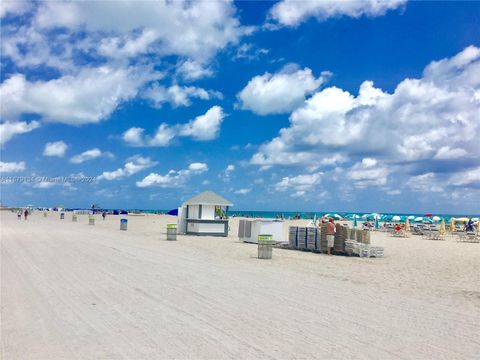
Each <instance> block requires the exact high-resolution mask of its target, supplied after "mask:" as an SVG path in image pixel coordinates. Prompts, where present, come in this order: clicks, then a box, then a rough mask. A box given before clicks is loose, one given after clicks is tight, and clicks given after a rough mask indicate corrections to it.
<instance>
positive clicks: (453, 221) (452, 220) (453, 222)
mask: <svg viewBox="0 0 480 360" xmlns="http://www.w3.org/2000/svg"><path fill="white" fill-rule="evenodd" d="M454 231H455V218H453V217H452V218H451V219H450V232H454Z"/></svg>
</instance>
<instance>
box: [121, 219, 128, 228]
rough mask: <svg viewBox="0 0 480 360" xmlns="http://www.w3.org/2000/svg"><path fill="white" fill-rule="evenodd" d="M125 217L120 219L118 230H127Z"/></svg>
mask: <svg viewBox="0 0 480 360" xmlns="http://www.w3.org/2000/svg"><path fill="white" fill-rule="evenodd" d="M127 224H128V220H127V219H120V230H123V231H127Z"/></svg>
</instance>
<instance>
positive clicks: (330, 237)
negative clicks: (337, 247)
mask: <svg viewBox="0 0 480 360" xmlns="http://www.w3.org/2000/svg"><path fill="white" fill-rule="evenodd" d="M336 230H337V229H336V228H335V222H334V221H333V218H330V219H328V224H327V255H332V253H331V251H332V248H333V244H334V242H335V231H336Z"/></svg>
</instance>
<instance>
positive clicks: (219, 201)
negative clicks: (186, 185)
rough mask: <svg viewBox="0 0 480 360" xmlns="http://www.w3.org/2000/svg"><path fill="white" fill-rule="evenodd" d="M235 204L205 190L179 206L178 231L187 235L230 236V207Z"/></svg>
mask: <svg viewBox="0 0 480 360" xmlns="http://www.w3.org/2000/svg"><path fill="white" fill-rule="evenodd" d="M232 205H233V204H232V203H231V202H230V201H228V200H226V199H224V198H223V197H221V196H220V195H217V194H215V193H214V192H213V191H204V192H202V193H200V194H198V195H197V196H194V197H193V198H191V199H190V200H187V201H185V202H184V203H183V204H182V206H181V207H179V208H178V226H177V231H178V233H180V234H186V235H209V236H228V208H229V207H230V206H232Z"/></svg>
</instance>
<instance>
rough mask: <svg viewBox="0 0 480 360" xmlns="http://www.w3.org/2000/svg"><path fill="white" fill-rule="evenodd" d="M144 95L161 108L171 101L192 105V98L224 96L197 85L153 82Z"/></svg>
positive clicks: (173, 103) (203, 98) (173, 104)
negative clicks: (167, 85) (167, 84)
mask: <svg viewBox="0 0 480 360" xmlns="http://www.w3.org/2000/svg"><path fill="white" fill-rule="evenodd" d="M142 97H143V98H145V99H147V100H150V101H151V102H152V104H153V105H154V106H155V107H157V108H160V107H161V106H162V105H163V104H164V103H167V102H168V103H170V104H172V106H174V107H178V106H190V105H191V104H192V99H194V98H197V99H200V100H210V99H221V98H222V97H223V96H222V94H221V93H219V92H218V91H212V90H205V89H203V88H200V87H195V86H179V85H172V86H170V87H168V88H167V87H164V86H161V85H158V84H153V85H152V86H150V87H149V88H147V89H146V90H145V91H143V93H142Z"/></svg>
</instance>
